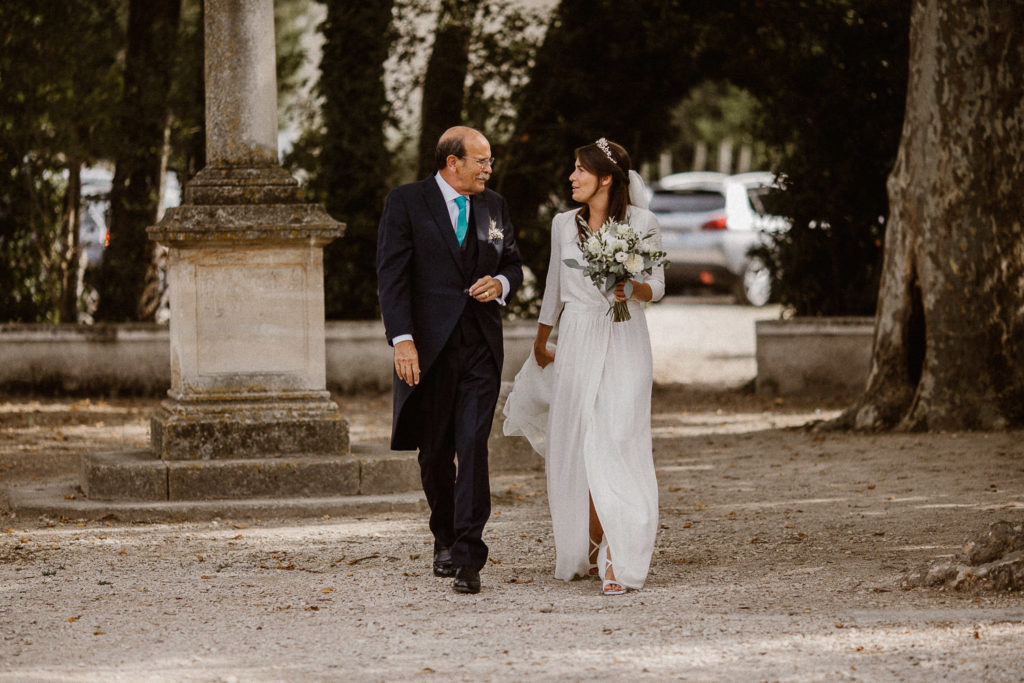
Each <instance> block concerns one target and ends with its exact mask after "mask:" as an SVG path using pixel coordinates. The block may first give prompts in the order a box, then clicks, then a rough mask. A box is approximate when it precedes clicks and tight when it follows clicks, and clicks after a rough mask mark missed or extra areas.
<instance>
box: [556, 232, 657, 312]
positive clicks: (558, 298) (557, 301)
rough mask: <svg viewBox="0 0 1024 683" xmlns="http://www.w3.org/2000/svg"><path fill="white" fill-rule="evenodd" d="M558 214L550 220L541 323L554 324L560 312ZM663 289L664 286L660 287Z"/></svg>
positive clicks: (560, 267) (560, 266) (560, 261)
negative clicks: (548, 255)
mask: <svg viewBox="0 0 1024 683" xmlns="http://www.w3.org/2000/svg"><path fill="white" fill-rule="evenodd" d="M559 226H560V223H559V220H558V216H555V218H554V219H553V220H552V221H551V259H550V260H549V261H548V277H547V281H546V282H545V283H544V298H543V300H542V301H541V305H540V316H539V317H538V319H537V322H539V323H540V324H541V325H550V326H551V327H554V326H555V323H556V322H558V317H559V315H561V313H562V291H561V281H562V277H561V270H562V268H563V267H564V266H563V265H562V238H561V235H560V234H559V232H560V230H559ZM662 290H664V286H663V287H662Z"/></svg>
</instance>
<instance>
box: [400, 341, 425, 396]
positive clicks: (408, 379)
mask: <svg viewBox="0 0 1024 683" xmlns="http://www.w3.org/2000/svg"><path fill="white" fill-rule="evenodd" d="M395 372H397V373H398V378H399V379H401V380H402V381H403V382H405V383H406V384H408V385H409V386H410V387H411V386H415V385H417V384H419V383H420V354H419V352H417V351H416V343H415V342H413V341H412V340H409V339H407V340H405V341H400V342H398V343H397V344H395Z"/></svg>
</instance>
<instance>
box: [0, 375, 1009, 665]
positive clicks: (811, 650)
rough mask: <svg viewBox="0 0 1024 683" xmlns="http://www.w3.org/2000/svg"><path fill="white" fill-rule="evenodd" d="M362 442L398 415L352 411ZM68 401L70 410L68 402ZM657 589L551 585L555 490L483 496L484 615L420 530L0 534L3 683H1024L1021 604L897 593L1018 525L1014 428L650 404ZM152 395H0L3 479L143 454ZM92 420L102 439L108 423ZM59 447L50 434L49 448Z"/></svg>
mask: <svg viewBox="0 0 1024 683" xmlns="http://www.w3.org/2000/svg"><path fill="white" fill-rule="evenodd" d="M342 402H343V407H344V410H345V411H346V413H347V414H348V415H349V417H350V418H351V419H352V420H353V423H354V424H353V434H359V438H361V439H364V440H373V439H379V438H382V436H383V435H384V434H386V431H387V427H388V425H387V417H386V410H384V411H382V407H384V408H385V409H386V407H387V405H388V404H387V400H386V397H381V396H370V397H348V398H343V399H342ZM76 406H77V407H76ZM655 406H656V407H655V410H656V414H655V415H654V434H655V444H656V445H655V458H656V463H657V466H658V477H659V485H660V495H661V502H660V508H661V530H660V532H659V538H658V542H657V546H656V550H655V557H654V562H653V565H652V568H651V575H650V578H649V582H648V585H647V586H646V587H645V588H644V589H643V590H641V591H636V592H630V593H628V594H627V595H625V596H618V597H604V596H601V595H600V594H599V582H597V581H594V580H580V581H574V582H571V583H563V582H560V581H557V580H555V579H554V578H553V577H552V571H553V566H554V562H553V555H552V553H553V544H552V540H551V527H550V519H549V517H548V514H547V500H546V496H545V492H544V481H543V475H542V474H540V473H530V474H520V475H503V476H499V477H495V478H494V480H493V491H494V514H493V516H492V519H491V522H490V523H489V524H488V527H487V533H486V540H487V541H488V542H489V544H490V546H491V561H490V563H489V565H488V567H487V568H486V569H485V570H484V572H483V573H482V579H483V591H482V592H481V593H480V594H479V595H476V596H467V595H458V594H455V593H453V592H452V591H451V589H450V583H449V580H445V579H439V578H435V577H434V576H432V575H431V573H430V570H429V563H430V543H429V531H428V529H427V525H426V516H425V515H424V514H420V513H401V514H386V515H374V516H368V517H364V518H355V519H352V518H348V519H339V518H321V519H303V520H294V519H256V520H254V519H222V520H215V521H214V522H204V523H185V524H159V525H130V524H121V523H116V524H115V523H113V522H110V523H107V522H81V521H76V520H47V519H32V520H27V519H21V518H17V517H11V516H10V515H6V516H0V635H2V640H0V681H8V680H10V681H15V680H17V681H115V680H129V681H136V680H143V681H298V680H303V681H305V680H312V681H332V680H367V681H401V680H410V679H412V680H435V679H437V680H440V679H452V680H480V679H483V680H584V679H598V680H702V681H703V680H714V681H755V680H783V681H818V680H866V681H872V680H909V681H935V680H964V681H966V680H972V681H973V680H984V681H1002V680H1006V681H1011V680H1012V681H1018V680H1022V677H1024V673H1022V672H1024V647H1022V643H1024V598H1022V596H1021V595H1019V594H1000V595H991V594H977V595H974V594H965V593H956V592H948V591H940V590H935V589H914V590H910V591H905V590H902V589H900V588H899V585H898V584H899V579H900V577H901V575H902V573H903V572H905V571H907V570H909V569H911V568H915V567H918V566H920V565H922V564H924V563H927V562H929V561H931V560H933V559H935V558H938V557H943V556H949V555H951V554H953V553H955V552H957V551H958V550H959V547H960V545H961V544H962V543H963V542H964V541H965V540H966V539H967V538H968V537H969V536H972V535H974V534H975V533H977V532H979V531H981V530H983V529H985V528H986V527H987V526H988V524H990V523H991V522H993V521H996V520H999V519H1008V520H1011V521H1019V520H1020V519H1021V518H1022V516H1024V515H1022V512H1024V458H1022V448H1021V445H1020V444H1021V436H1022V434H1021V433H1020V432H1007V433H988V434H902V435H865V434H847V433H838V434H837V433H817V432H814V431H811V430H806V429H788V428H787V426H789V425H794V424H803V423H805V422H807V421H809V420H813V419H816V418H822V417H829V416H830V415H834V414H835V411H836V409H837V408H838V406H836V405H829V404H820V405H819V404H814V403H810V402H804V403H802V404H801V403H777V402H765V401H762V400H760V399H757V398H755V397H752V396H748V395H745V394H741V393H738V392H735V391H718V392H711V391H709V392H699V391H694V390H686V389H679V388H677V389H660V390H658V391H657V392H656V396H655ZM151 407H152V402H151V401H116V402H103V401H90V402H84V403H83V402H80V401H70V400H66V401H41V400H40V401H35V402H33V401H29V400H21V399H7V400H6V401H4V400H2V399H0V465H6V467H8V468H10V469H9V471H8V473H7V476H8V478H11V477H14V478H17V477H31V476H36V477H40V476H47V475H48V473H50V472H51V471H52V469H53V468H54V467H59V466H62V463H63V462H64V461H62V460H60V459H59V458H58V459H56V460H52V461H51V465H50V469H45V468H44V470H45V471H44V470H39V471H34V470H33V469H32V468H31V467H30V466H29V465H28V464H27V463H29V462H30V461H32V459H33V458H34V457H35V458H37V460H38V462H40V463H42V462H46V457H50V456H52V454H53V452H54V448H55V447H56V446H61V447H67V448H68V449H69V451H68V452H69V453H75V452H82V451H83V450H88V449H90V448H109V447H110V443H111V442H118V441H120V442H122V443H125V442H128V443H130V442H131V441H132V440H133V439H138V440H141V441H143V442H144V440H145V429H144V424H145V423H144V419H145V415H146V414H147V411H148V410H149V409H151ZM97 423H99V424H97ZM57 432H60V433H61V434H62V436H61V437H57V436H56V434H57Z"/></svg>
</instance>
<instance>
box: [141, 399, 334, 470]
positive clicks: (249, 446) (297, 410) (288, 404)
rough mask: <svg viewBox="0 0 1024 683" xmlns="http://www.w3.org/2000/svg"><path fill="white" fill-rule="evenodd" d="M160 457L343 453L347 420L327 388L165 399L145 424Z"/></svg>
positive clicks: (266, 456)
mask: <svg viewBox="0 0 1024 683" xmlns="http://www.w3.org/2000/svg"><path fill="white" fill-rule="evenodd" d="M150 440H151V443H152V446H153V453H154V455H155V456H156V457H157V458H160V459H162V460H222V459H238V458H273V457H278V456H282V455H298V454H303V455H311V456H312V455H347V454H348V453H349V432H348V420H346V419H345V418H344V417H342V415H341V413H340V412H339V410H338V406H337V404H335V403H334V402H333V401H331V400H330V398H329V395H328V394H327V392H322V393H321V392H309V393H308V394H295V393H293V394H290V395H289V394H283V393H277V394H273V395H263V396H261V395H249V396H245V397H244V398H230V399H229V398H224V397H215V396H204V397H203V398H202V399H192V400H185V399H179V400H175V399H168V400H167V401H164V402H163V404H162V405H161V407H160V410H159V411H157V414H156V415H155V416H153V419H152V421H151V423H150Z"/></svg>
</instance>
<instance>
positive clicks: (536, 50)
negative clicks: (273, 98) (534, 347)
mask: <svg viewBox="0 0 1024 683" xmlns="http://www.w3.org/2000/svg"><path fill="white" fill-rule="evenodd" d="M444 2H445V3H447V4H444V5H443V3H442V2H441V0H387V1H385V2H375V3H352V2H344V1H341V0H326V1H325V2H322V3H317V4H315V5H314V4H313V3H312V2H311V0H279V1H278V2H276V3H275V13H276V15H277V44H278V45H277V49H278V71H279V73H278V83H279V86H280V94H279V102H280V105H281V110H282V113H283V114H287V115H289V116H291V115H292V114H294V113H295V112H302V113H304V114H305V116H306V124H305V127H304V128H305V129H304V132H303V134H302V136H301V139H300V140H299V142H298V143H297V144H296V145H295V148H294V151H293V152H292V153H291V155H290V156H289V157H288V159H287V165H288V166H289V168H291V169H292V170H293V171H294V172H296V174H297V175H299V176H300V177H301V178H303V179H305V180H306V181H307V189H308V196H309V198H310V199H311V200H313V201H318V202H322V203H323V204H324V205H325V206H326V207H327V209H328V211H329V212H330V213H331V214H332V215H333V216H334V217H335V218H337V219H338V220H341V221H343V222H345V223H346V224H347V232H346V235H345V237H344V238H342V239H340V240H337V241H336V242H334V243H332V244H331V245H330V246H329V247H328V248H327V250H326V253H325V275H326V296H327V315H328V317H331V318H373V317H376V315H377V301H376V284H375V268H374V252H375V239H376V223H377V220H378V218H379V213H380V210H381V207H382V205H383V200H384V196H385V194H386V192H387V191H388V189H389V188H390V187H392V186H394V185H395V184H397V183H399V182H406V181H409V180H413V179H415V178H416V177H417V176H418V175H419V173H418V172H417V171H418V170H422V167H421V164H422V159H423V157H424V155H426V154H429V150H430V149H431V148H432V145H433V142H434V139H435V138H436V132H437V131H438V130H442V129H443V127H446V126H447V125H451V123H454V121H450V120H448V119H451V118H452V117H453V116H459V117H460V118H461V120H462V121H463V122H465V123H468V124H470V125H474V126H476V127H478V128H481V129H482V130H484V132H485V133H487V134H488V136H489V138H490V139H491V143H492V148H493V149H494V152H495V156H497V157H498V159H499V161H498V164H497V165H496V168H495V175H494V177H493V178H492V181H491V186H492V187H493V188H494V189H496V190H498V191H499V192H502V193H503V194H504V195H505V196H506V198H507V199H508V200H509V203H510V206H511V208H512V211H513V221H514V223H515V224H516V226H517V229H518V232H519V237H520V242H521V247H522V250H523V253H524V255H525V257H526V261H527V265H528V266H529V267H530V269H531V271H532V273H533V274H534V275H535V276H536V278H537V280H538V281H543V277H544V274H545V270H546V267H547V258H548V240H549V237H548V228H549V225H550V219H551V216H552V214H553V213H554V212H555V211H558V210H562V209H565V208H568V206H569V205H570V202H569V198H568V193H567V187H568V182H567V177H568V174H569V172H570V170H571V166H572V150H573V149H574V148H575V147H577V146H579V145H582V144H585V143H587V142H590V141H592V140H594V139H596V138H597V137H600V136H606V137H609V138H611V139H614V140H617V141H619V142H621V143H622V144H624V145H625V146H626V147H627V148H628V149H629V150H630V152H631V154H632V156H633V161H634V165H636V166H639V165H640V164H642V163H644V162H653V161H655V160H656V159H657V157H658V155H659V154H661V153H662V152H664V151H666V150H667V151H670V152H672V153H673V155H674V157H675V158H676V160H677V162H680V163H685V161H686V159H687V158H688V157H690V155H692V148H693V145H694V144H695V143H696V142H697V141H703V142H706V143H708V144H711V145H713V144H715V143H717V142H718V141H720V140H721V139H722V138H723V137H726V136H728V137H730V138H733V139H735V140H736V142H737V143H748V144H751V145H753V147H754V150H755V158H756V159H758V160H760V161H763V163H765V164H768V165H770V166H771V170H774V171H776V172H777V173H779V174H780V176H781V177H782V178H784V181H785V184H786V192H785V193H783V194H781V195H779V196H777V197H776V198H775V200H776V205H775V207H774V209H775V211H777V212H779V213H782V214H784V215H786V216H788V217H790V219H791V220H792V221H793V228H792V230H790V231H789V232H788V233H786V234H785V235H782V236H781V237H779V238H778V239H777V241H776V244H775V245H774V247H773V248H772V249H768V250H765V252H764V253H763V254H762V256H763V257H764V258H765V259H766V260H767V261H768V262H769V263H770V265H771V267H772V271H773V276H774V278H775V280H776V281H775V290H776V291H777V292H778V295H779V297H780V299H781V300H782V302H783V303H785V304H787V305H788V306H790V307H791V308H792V309H793V310H794V311H796V312H797V313H800V314H856V313H870V312H871V311H872V310H873V309H874V303H875V298H876V296H877V294H876V292H877V280H878V270H879V265H880V259H881V243H882V240H883V239H884V229H885V217H886V215H887V213H888V211H887V196H886V188H885V179H886V176H887V174H888V171H889V169H890V167H891V165H892V163H893V160H894V158H895V153H896V148H897V144H898V139H899V132H900V125H901V121H902V115H903V106H904V102H903V100H904V96H905V83H906V72H907V65H906V60H907V38H908V22H909V3H907V2H891V1H890V0H779V1H776V2H767V1H766V0H719V2H716V3H703V2H687V3H680V2H678V1H677V0H561V1H560V2H557V3H556V4H554V5H553V6H552V9H551V11H550V12H546V11H544V10H543V9H536V10H532V9H527V8H525V7H524V6H522V5H521V4H519V3H515V2H510V1H509V0H444ZM442 6H444V7H447V8H448V11H449V12H450V13H453V14H459V16H461V17H463V21H466V17H470V19H468V21H469V26H468V30H469V35H468V39H466V38H465V26H462V25H460V29H459V30H460V31H462V32H461V33H459V36H460V38H459V40H460V41H462V40H464V39H465V40H467V42H466V43H465V49H462V48H461V47H460V49H459V50H458V51H457V52H456V53H453V54H454V58H455V59H456V61H459V62H460V63H461V61H462V60H465V63H466V75H465V77H464V79H462V82H460V83H450V82H447V81H445V82H444V85H445V88H444V89H443V93H444V97H443V98H441V99H442V101H443V103H444V104H445V105H446V106H444V107H439V108H436V107H435V108H433V109H432V108H427V109H425V110H424V112H425V113H424V116H425V118H424V119H423V120H422V121H421V120H420V119H419V116H420V114H421V113H420V110H419V109H418V106H417V103H418V102H419V101H420V100H419V99H418V96H419V95H418V93H419V88H421V87H422V86H423V84H424V80H425V73H424V72H425V70H426V66H427V65H428V64H429V63H430V61H431V59H434V58H435V57H436V59H441V58H442V57H443V55H442V54H436V55H435V54H434V53H435V52H436V50H435V48H441V49H442V50H443V49H446V48H451V47H452V46H451V45H450V44H449V43H448V42H446V41H441V42H440V43H438V42H436V41H434V40H433V38H434V36H435V35H442V33H439V32H438V31H437V29H438V26H439V25H441V26H442V27H444V26H445V24H444V22H443V21H442V20H443V16H442V17H441V19H442V20H439V19H438V15H437V10H438V9H439V8H441V7H442ZM127 7H128V0H92V1H89V2H86V0H68V1H67V2H62V3H3V4H2V5H0V318H2V319H5V320H25V321H42V320H49V321H57V320H58V319H59V316H58V312H57V311H58V307H57V302H58V301H59V299H60V297H61V294H62V292H61V291H60V290H61V287H62V286H63V285H62V282H65V281H66V279H62V275H65V274H66V272H67V268H68V263H69V262H70V259H72V258H73V257H74V254H73V253H70V252H71V251H73V245H72V244H71V243H70V239H69V234H68V231H67V229H66V228H67V226H66V225H65V224H64V223H66V221H64V222H63V223H62V221H63V218H64V217H65V216H66V215H68V212H69V207H70V206H71V203H70V202H69V196H68V193H67V188H66V186H65V184H64V181H63V179H62V171H63V170H64V169H67V168H68V167H69V164H75V163H81V164H89V163H96V162H104V161H106V162H108V163H109V162H110V161H112V160H114V159H115V158H116V156H117V155H116V150H117V143H118V140H119V138H120V137H121V131H120V130H119V129H118V122H117V112H118V111H120V107H121V100H122V98H123V93H122V90H123V73H124V56H125V53H124V50H125V45H126V30H127V26H126V18H127V11H126V10H127ZM312 7H322V8H323V9H324V11H325V12H326V17H327V18H326V20H325V21H324V22H323V24H322V25H321V26H320V27H319V30H320V32H321V33H322V35H323V37H324V41H325V43H324V48H323V55H322V61H321V63H320V64H319V67H320V68H319V72H318V73H317V74H316V75H315V76H314V78H318V82H317V83H316V84H315V86H316V87H315V88H314V89H313V90H312V91H311V94H309V95H306V94H304V93H307V92H309V91H307V90H306V88H305V86H306V85H307V84H306V83H304V82H303V81H302V80H301V78H302V77H301V76H300V74H302V73H303V70H302V66H303V60H304V59H305V54H306V52H305V47H304V45H303V43H302V37H303V34H302V30H303V29H302V20H303V18H304V17H306V16H308V13H309V10H310V9H311V8H312ZM201 26H202V3H201V2H200V0H182V3H181V20H180V24H179V26H178V30H177V38H176V42H175V45H172V46H166V50H167V51H169V52H173V53H174V64H173V74H172V79H171V85H170V87H169V89H168V93H167V94H168V105H167V107H168V109H169V111H170V114H171V116H170V135H171V137H170V142H171V144H170V156H169V158H168V167H169V168H171V169H173V170H176V171H177V172H178V174H179V177H180V178H181V180H182V181H186V180H187V179H188V178H189V177H191V175H193V174H194V173H195V172H196V171H198V170H199V169H200V168H202V166H203V164H204V161H205V155H204V143H203V104H202V102H203V92H202V78H201V74H202V30H201ZM461 45H463V43H461V42H460V46H461ZM455 80H456V81H457V80H459V79H458V78H456V79H455ZM431 92H432V93H435V89H434V88H432V89H431ZM435 94H436V93H435ZM452 105H454V106H452ZM453 112H459V114H453ZM421 124H422V129H423V130H425V131H426V134H425V135H424V136H423V138H424V139H423V140H422V141H421V140H420V126H421ZM424 150H426V151H424ZM418 167H420V168H418ZM677 170H678V169H677ZM652 179H653V178H649V180H652ZM139 222H140V225H141V227H142V229H144V227H145V226H144V225H142V222H144V221H142V220H141V219H140V221H139ZM115 270H116V269H115ZM116 277H117V273H116V272H114V273H112V278H113V279H116ZM533 294H534V295H535V296H537V295H539V294H540V292H539V291H536V290H534V292H533ZM530 312H531V301H529V300H527V301H520V302H519V303H518V304H517V306H516V307H514V313H515V314H518V315H529V314H530Z"/></svg>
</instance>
